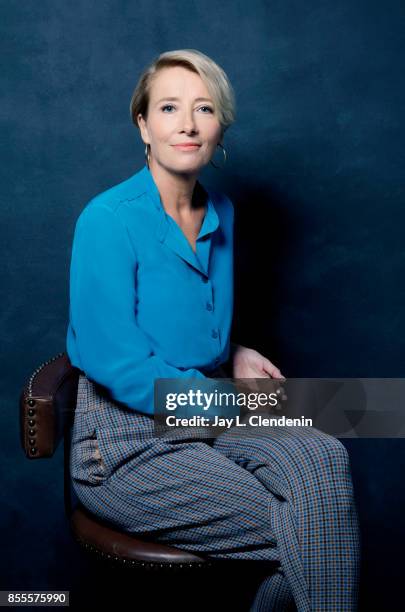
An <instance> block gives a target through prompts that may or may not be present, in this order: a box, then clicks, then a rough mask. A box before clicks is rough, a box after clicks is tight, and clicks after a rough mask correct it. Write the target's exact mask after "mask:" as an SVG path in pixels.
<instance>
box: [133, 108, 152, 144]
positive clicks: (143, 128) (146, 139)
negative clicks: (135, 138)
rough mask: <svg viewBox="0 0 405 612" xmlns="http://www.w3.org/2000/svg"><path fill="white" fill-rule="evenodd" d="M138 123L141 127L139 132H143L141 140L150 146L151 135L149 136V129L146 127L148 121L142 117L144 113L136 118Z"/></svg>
mask: <svg viewBox="0 0 405 612" xmlns="http://www.w3.org/2000/svg"><path fill="white" fill-rule="evenodd" d="M136 120H137V122H138V126H139V130H140V132H141V138H142V140H143V142H144V143H145V144H150V139H149V134H148V128H147V126H146V121H145V119H144V118H143V116H142V113H139V114H138V116H137V118H136Z"/></svg>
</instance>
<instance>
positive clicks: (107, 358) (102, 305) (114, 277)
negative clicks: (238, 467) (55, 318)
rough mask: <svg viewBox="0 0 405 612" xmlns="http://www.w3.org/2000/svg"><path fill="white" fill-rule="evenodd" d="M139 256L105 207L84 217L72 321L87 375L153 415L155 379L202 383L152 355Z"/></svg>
mask: <svg viewBox="0 0 405 612" xmlns="http://www.w3.org/2000/svg"><path fill="white" fill-rule="evenodd" d="M136 265H137V259H136V253H135V251H134V248H133V246H132V243H131V239H130V236H129V233H128V230H127V228H126V226H125V225H124V223H123V222H122V221H121V219H120V218H119V216H118V215H117V214H116V213H115V212H114V210H112V209H110V208H109V207H108V206H106V205H103V204H97V206H94V205H88V206H87V207H86V208H85V209H84V210H83V211H82V213H81V215H80V216H79V218H78V220H77V223H76V227H75V232H74V238H73V246H72V257H71V264H70V319H71V324H72V326H73V329H74V332H75V335H76V345H77V347H78V353H79V356H80V360H81V363H82V369H83V371H84V372H85V373H86V375H87V376H88V377H89V378H90V379H92V380H94V381H95V382H97V383H100V384H101V385H103V386H104V387H106V388H107V389H108V390H109V392H110V394H111V397H112V398H113V399H115V400H117V401H119V402H122V403H124V404H126V405H127V406H128V407H129V408H132V409H136V410H137V411H140V412H143V413H146V414H153V412H154V381H155V379H156V378H178V377H182V378H194V377H195V378H200V379H201V378H202V379H206V376H205V375H204V374H203V373H202V372H201V371H200V370H197V369H194V368H190V369H187V370H181V369H178V368H176V367H174V366H172V365H170V364H168V363H167V362H165V361H164V360H163V359H161V358H159V357H158V356H157V355H155V354H154V353H153V351H152V350H151V346H150V343H149V341H148V338H147V336H146V335H145V334H144V332H143V331H142V330H141V329H140V328H139V326H138V324H137V322H136V317H135V304H136Z"/></svg>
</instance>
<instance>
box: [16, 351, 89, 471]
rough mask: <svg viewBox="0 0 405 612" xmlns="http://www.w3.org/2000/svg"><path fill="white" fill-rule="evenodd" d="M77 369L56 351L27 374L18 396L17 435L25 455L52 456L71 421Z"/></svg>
mask: <svg viewBox="0 0 405 612" xmlns="http://www.w3.org/2000/svg"><path fill="white" fill-rule="evenodd" d="M80 373H81V370H79V369H78V368H76V367H75V366H73V365H72V364H71V363H70V360H69V357H68V356H67V354H66V353H59V354H58V355H56V356H55V357H52V358H51V359H49V360H48V361H46V362H45V363H43V364H41V366H40V367H39V368H37V369H36V370H35V372H33V374H32V375H31V376H30V378H29V380H28V382H27V384H26V385H25V387H24V388H23V390H22V392H21V395H20V438H21V445H22V448H23V450H24V452H25V454H26V456H27V457H29V458H30V459H40V458H42V457H52V455H53V454H54V452H55V450H56V448H57V446H58V444H59V442H60V440H61V438H62V437H63V435H64V432H65V428H66V427H69V426H70V425H71V424H72V422H73V415H74V411H75V408H76V399H77V386H78V382H79V374H80Z"/></svg>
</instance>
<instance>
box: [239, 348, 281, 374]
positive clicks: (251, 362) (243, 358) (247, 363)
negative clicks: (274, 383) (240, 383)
mask: <svg viewBox="0 0 405 612" xmlns="http://www.w3.org/2000/svg"><path fill="white" fill-rule="evenodd" d="M232 353H233V355H232V376H233V378H276V379H284V378H285V377H284V376H283V375H282V374H281V372H280V370H279V369H278V368H277V367H276V366H275V365H274V363H272V362H271V361H270V360H269V359H267V357H264V356H263V355H261V354H260V353H258V352H257V351H255V350H254V349H251V348H247V347H246V346H241V345H240V344H233V351H232Z"/></svg>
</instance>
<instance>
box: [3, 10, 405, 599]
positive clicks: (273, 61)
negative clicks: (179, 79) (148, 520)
mask: <svg viewBox="0 0 405 612" xmlns="http://www.w3.org/2000/svg"><path fill="white" fill-rule="evenodd" d="M404 26H405V5H404V3H402V2H400V1H394V0H387V1H385V2H376V1H372V0H350V1H349V0H340V1H339V2H334V1H332V0H324V1H320V0H319V1H317V2H314V1H311V0H308V1H307V2H300V1H298V0H282V1H281V0H275V1H271V0H269V1H267V2H264V1H259V0H251V1H250V2H249V3H246V2H241V1H224V2H221V3H219V2H213V1H212V0H206V1H204V2H194V1H190V0H187V1H182V0H177V1H176V2H162V1H159V0H155V1H154V2H147V1H145V0H137V1H136V2H134V1H132V2H131V1H129V0H116V1H114V2H113V1H112V0H111V1H105V0H89V1H85V0H76V1H75V2H66V1H62V0H15V1H12V0H3V1H2V2H1V4H0V33H1V36H0V53H1V58H2V76H3V80H2V87H1V107H0V113H1V128H2V129H1V134H2V136H1V139H0V147H1V163H0V173H1V182H0V185H1V191H2V195H1V223H0V232H1V244H2V250H3V253H2V257H1V261H2V266H1V271H0V274H1V276H0V279H1V281H0V282H1V289H2V308H1V320H0V326H1V327H0V334H1V347H2V351H1V360H2V363H1V366H2V377H1V389H0V392H1V399H2V412H1V414H2V419H3V423H2V426H1V428H0V433H1V438H0V443H1V450H2V456H1V464H2V470H1V490H2V492H3V497H2V506H1V511H0V512H1V514H0V519H1V525H2V527H3V530H4V531H3V534H2V555H1V562H0V563H1V568H0V582H1V584H0V589H3V590H5V589H34V588H36V589H53V588H59V589H65V590H68V589H70V590H71V592H72V598H74V602H76V604H78V602H80V600H81V595H80V593H84V592H85V591H87V593H90V592H91V591H90V588H92V587H91V586H90V585H92V584H93V582H92V580H93V579H94V581H95V584H96V587H97V588H99V589H101V591H102V589H103V588H104V589H107V588H108V587H110V589H114V586H113V584H114V583H113V577H112V576H111V575H110V582H109V581H108V577H107V579H104V580H100V574H98V573H97V572H98V571H100V572H101V570H97V572H95V570H94V566H92V564H91V563H89V562H88V561H87V560H86V559H84V558H83V557H82V555H81V553H80V551H79V550H78V549H77V547H76V545H75V544H74V543H73V542H72V539H71V536H70V534H69V531H68V524H67V522H66V519H65V517H64V511H63V479H62V468H63V449H62V447H61V448H59V449H58V451H57V453H56V455H55V456H54V457H53V458H52V459H49V460H43V461H28V460H27V459H25V458H24V455H23V453H22V451H21V448H20V447H19V438H18V435H19V432H18V427H19V425H18V395H19V392H20V390H21V387H22V386H23V384H24V383H25V381H26V379H27V377H28V376H29V375H30V374H31V372H32V371H33V370H34V369H35V368H36V367H37V366H38V365H39V364H40V363H42V362H43V361H44V360H46V359H48V358H50V357H51V356H53V355H55V354H56V353H58V352H60V351H63V350H65V334H66V326H67V317H68V274H69V259H70V249H71V241H72V237H73V229H74V224H75V221H76V218H77V216H78V215H79V213H80V211H81V210H82V208H83V206H84V205H85V204H86V202H87V201H88V199H89V198H90V197H92V196H93V195H95V194H96V193H98V192H100V191H102V190H104V189H106V188H107V187H109V186H111V185H113V184H115V183H117V182H119V181H121V180H124V179H125V178H127V177H128V176H129V175H130V174H133V173H134V172H135V171H136V170H137V169H140V168H141V166H142V164H143V163H144V158H143V145H142V143H141V140H140V136H139V133H138V131H137V130H136V128H134V127H133V126H132V124H131V123H130V119H129V111H128V106H129V100H130V97H131V93H132V90H133V87H134V85H135V83H136V81H137V79H138V76H139V74H140V71H141V70H142V69H143V68H144V66H146V65H147V64H148V63H149V62H150V61H151V60H152V59H153V58H154V57H155V56H156V55H157V54H159V53H160V52H162V51H166V50H170V49H178V48H196V49H199V50H201V51H203V52H204V53H207V54H208V55H209V56H211V57H212V58H213V59H214V60H216V61H217V62H218V63H219V64H220V65H222V66H223V68H224V69H225V71H226V72H227V74H228V75H229V77H230V79H231V81H232V83H233V86H234V89H235V92H236V98H237V122H236V124H234V125H233V126H232V127H231V128H230V129H229V131H228V132H227V134H226V136H225V140H224V145H225V148H226V150H227V154H228V161H227V165H226V167H225V168H224V169H223V170H216V169H214V168H212V167H211V166H210V167H208V168H206V169H204V172H203V174H202V176H201V181H202V183H203V184H206V185H207V186H211V187H213V188H217V189H221V190H224V191H226V192H227V193H228V195H229V196H230V197H231V198H232V199H233V202H234V205H235V210H236V235H235V239H236V243H235V264H236V266H235V269H236V295H235V325H234V331H235V335H236V336H237V337H238V339H239V340H240V342H241V343H243V344H245V345H246V346H252V347H254V348H256V349H257V350H259V351H261V352H263V353H264V354H266V355H267V356H268V357H269V358H270V359H271V360H272V361H274V362H275V363H276V364H277V365H279V367H280V368H281V370H282V371H283V373H284V374H285V375H287V376H291V377H292V376H295V377H312V376H314V377H315V376H317V377H323V376H324V377H332V376H344V377H360V376H362V377H401V376H403V372H404V348H405V333H404V332H405V308H404V306H405V284H404V272H405V259H404V250H403V231H404V230H403V227H404V215H405V212H404V179H403V169H404V129H405V128H404V121H403V117H404V112H405V96H404V93H405V87H404V80H403V74H404V48H405V39H404ZM219 161H220V158H219ZM219 161H218V163H219ZM342 441H343V442H344V444H345V445H346V447H347V448H348V450H349V452H350V457H351V463H352V473H353V480H354V484H355V490H356V496H357V502H358V508H359V513H360V519H361V525H362V536H363V573H362V581H361V609H362V610H367V611H368V610H370V609H371V608H372V607H375V609H386V610H390V611H391V610H396V609H402V605H403V604H402V605H401V603H402V601H401V600H402V588H401V587H402V569H403V549H404V546H405V533H404V531H405V530H404V520H403V515H404V509H405V503H404V502H405V493H404V489H403V478H402V474H403V469H404V441H403V440H402V439H401V440H395V439H380V440H376V439H374V440H373V439H363V440H348V439H345V440H342ZM250 573H251V574H252V575H253V574H254V572H250ZM94 574H95V578H94ZM216 579H217V581H219V582H218V584H219V586H221V583H222V587H223V589H224V591H225V592H226V591H227V590H230V591H231V592H232V593H233V596H234V602H233V604H232V605H231V606H230V609H235V610H237V609H241V610H246V609H247V607H246V606H247V604H246V602H245V603H244V602H243V601H244V600H243V598H244V597H245V598H247V593H248V592H249V588H250V589H251V593H252V596H253V593H254V591H255V588H252V587H249V585H248V583H249V576H246V580H243V579H242V580H238V581H235V580H234V578H233V574H232V573H231V572H229V575H227V574H226V573H225V574H224V577H223V579H222V577H218V576H217V577H216ZM129 580H130V581H129V586H130V589H129V595H128V599H127V602H128V609H140V608H139V606H138V604H137V601H138V598H139V596H140V593H141V592H142V591H145V589H146V590H147V593H150V597H151V598H152V597H157V596H158V592H160V596H161V597H162V601H163V602H165V603H164V604H163V603H161V605H162V606H163V605H165V606H166V609H169V604H170V605H174V604H175V602H181V601H183V603H184V601H186V602H188V604H187V605H188V609H191V606H192V607H193V608H194V609H196V606H197V603H199V604H200V605H201V606H202V608H204V609H207V607H208V608H210V609H216V605H217V606H218V607H220V605H221V604H220V603H219V601H220V598H219V597H220V596H219V591H218V588H219V587H218V584H217V586H216V587H215V585H213V584H212V583H207V584H204V585H203V584H201V582H200V583H197V585H194V587H191V586H190V584H191V582H190V583H189V579H188V578H187V579H185V580H184V579H183V580H182V579H181V578H178V579H177V580H178V582H176V583H174V582H173V583H170V584H169V585H167V588H165V589H162V588H160V589H156V585H162V584H163V582H161V579H160V578H159V577H154V578H153V579H152V583H151V584H152V589H151V590H148V588H147V583H144V582H143V580H140V579H138V578H136V576H132V577H131V578H130V579H129ZM252 580H253V577H252V576H251V577H250V581H252ZM221 581H222V582H221ZM153 585H155V587H153ZM214 587H215V588H214ZM215 589H216V591H215ZM73 594H74V595H73ZM132 598H133V599H132ZM204 598H205V599H204ZM151 601H152V600H151ZM156 601H157V600H156ZM155 603H156V602H155ZM151 605H152V604H151ZM179 606H180V604H178V605H176V607H178V608H179ZM228 606H229V604H228ZM238 606H239V607H238ZM72 607H73V605H72ZM197 607H198V606H197ZM119 609H126V607H125V605H124V604H122V606H121V607H120V608H119ZM143 609H146V608H143ZM162 609H163V608H162ZM170 609H171V608H170ZM185 609H187V606H186V608H185Z"/></svg>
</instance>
